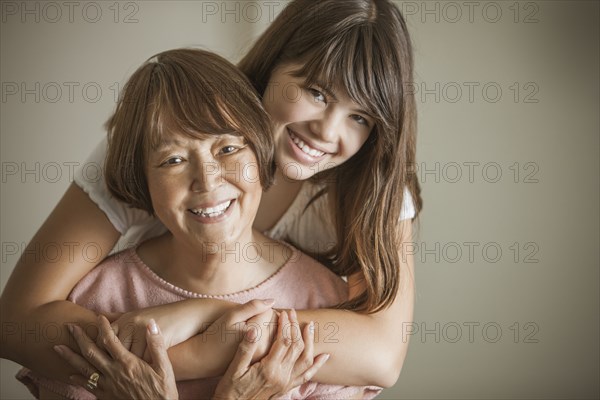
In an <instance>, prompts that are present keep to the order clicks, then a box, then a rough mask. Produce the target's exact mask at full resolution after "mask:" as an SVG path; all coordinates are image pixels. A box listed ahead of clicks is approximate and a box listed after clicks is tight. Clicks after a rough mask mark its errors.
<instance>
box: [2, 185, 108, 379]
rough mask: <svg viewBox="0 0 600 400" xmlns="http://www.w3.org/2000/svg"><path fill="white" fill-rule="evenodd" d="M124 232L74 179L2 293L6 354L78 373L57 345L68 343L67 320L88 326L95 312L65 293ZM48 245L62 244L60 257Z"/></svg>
mask: <svg viewBox="0 0 600 400" xmlns="http://www.w3.org/2000/svg"><path fill="white" fill-rule="evenodd" d="M119 236H120V233H119V232H118V231H117V230H116V229H115V228H114V227H113V226H112V224H111V223H110V222H109V221H108V218H107V217H106V216H105V215H104V213H103V212H102V211H101V210H100V209H99V208H98V207H97V206H96V204H94V203H93V202H92V200H91V199H90V198H89V197H88V196H87V195H86V194H85V192H83V190H82V189H80V188H79V187H78V186H76V185H75V184H71V186H70V187H69V189H68V190H67V192H66V193H65V195H64V196H63V198H62V199H61V200H60V202H59V203H58V204H57V206H56V207H55V209H54V210H53V211H52V213H51V214H50V216H49V217H48V219H47V220H46V221H45V222H44V224H43V225H42V227H41V228H40V229H39V230H38V232H37V233H36V234H35V236H34V237H33V239H32V240H31V242H30V243H29V244H28V246H27V248H26V250H25V252H24V253H23V254H22V255H21V258H20V259H19V261H18V262H17V265H16V267H15V269H14V271H13V273H12V275H11V276H10V279H9V280H8V282H7V284H6V287H5V289H4V292H3V293H2V297H1V298H0V311H1V314H0V315H1V318H2V330H3V345H2V350H1V351H2V352H1V354H0V355H1V356H2V357H3V358H8V359H11V360H13V361H15V362H18V363H19V364H22V365H25V366H27V367H29V368H32V369H35V370H36V371H39V372H40V373H42V374H43V375H46V376H49V377H52V378H62V379H63V380H64V379H66V377H67V376H68V374H72V373H73V370H72V369H70V368H67V366H66V364H65V363H64V362H62V361H61V360H60V358H59V357H57V356H56V353H55V352H54V351H53V350H52V346H53V345H56V344H68V343H69V341H70V340H69V333H68V331H67V329H66V327H65V325H64V323H65V322H77V323H79V324H81V325H82V326H88V325H89V324H94V323H95V318H96V317H95V314H94V313H93V312H91V311H89V310H86V309H84V308H82V307H79V306H77V305H75V304H73V303H71V302H68V301H65V299H66V298H67V296H68V295H69V293H70V291H71V289H72V288H73V287H74V286H75V285H76V284H77V282H78V281H79V280H80V279H81V278H82V277H83V276H84V275H85V274H86V273H88V272H89V271H90V270H91V269H92V268H94V267H95V266H96V265H97V264H98V263H99V262H100V261H101V260H102V259H103V258H104V257H105V256H106V255H107V254H108V253H109V252H110V250H111V249H112V247H113V246H114V244H115V243H116V241H117V239H118V238H119ZM48 245H53V246H58V247H59V248H60V257H59V258H54V257H53V259H52V260H50V259H48V258H47V257H45V253H44V251H43V249H45V248H46V246H48ZM61 300H62V301H61ZM90 333H91V332H90Z"/></svg>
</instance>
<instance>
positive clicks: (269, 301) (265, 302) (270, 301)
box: [263, 299, 275, 307]
mask: <svg viewBox="0 0 600 400" xmlns="http://www.w3.org/2000/svg"><path fill="white" fill-rule="evenodd" d="M263 303H264V305H266V306H269V307H270V306H272V305H273V304H275V299H264V300H263Z"/></svg>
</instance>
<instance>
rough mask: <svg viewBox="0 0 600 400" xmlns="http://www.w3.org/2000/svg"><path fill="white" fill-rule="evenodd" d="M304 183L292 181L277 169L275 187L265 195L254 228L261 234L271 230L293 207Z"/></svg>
mask: <svg viewBox="0 0 600 400" xmlns="http://www.w3.org/2000/svg"><path fill="white" fill-rule="evenodd" d="M303 183H304V181H295V180H292V179H290V178H288V177H286V176H285V175H283V173H282V172H281V169H279V168H277V170H276V171H275V180H274V182H273V185H272V186H271V187H270V188H269V190H267V191H266V192H264V193H263V195H262V198H261V200H260V206H259V208H258V212H257V214H256V218H255V220H254V227H255V228H256V229H258V230H260V231H261V232H265V231H267V230H269V229H271V228H272V227H273V226H274V225H275V224H276V223H277V221H279V219H280V218H281V216H283V214H285V212H286V211H287V210H288V208H289V207H290V206H291V205H292V203H293V201H294V199H295V198H296V196H297V195H298V193H299V192H300V189H301V188H302V184H303Z"/></svg>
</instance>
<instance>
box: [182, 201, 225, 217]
mask: <svg viewBox="0 0 600 400" xmlns="http://www.w3.org/2000/svg"><path fill="white" fill-rule="evenodd" d="M232 203H233V200H227V201H225V202H223V203H221V204H218V205H216V206H214V207H207V208H198V209H195V208H190V209H189V210H188V211H189V212H191V213H192V214H194V215H198V216H200V217H204V218H216V217H219V216H221V215H223V214H225V212H226V211H227V210H228V209H229V207H230V206H231V204H232Z"/></svg>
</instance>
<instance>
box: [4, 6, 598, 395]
mask: <svg viewBox="0 0 600 400" xmlns="http://www.w3.org/2000/svg"><path fill="white" fill-rule="evenodd" d="M69 4H71V5H66V4H65V2H61V1H59V2H34V1H30V2H21V1H18V2H10V1H3V2H2V3H1V5H2V22H1V31H0V33H1V35H0V38H1V39H0V44H1V64H0V66H1V82H2V101H1V116H0V124H1V125H0V126H1V156H2V197H1V200H2V203H1V217H0V218H1V220H2V230H1V234H2V238H1V242H2V267H1V278H2V288H3V287H4V285H5V283H6V280H7V279H8V276H9V275H10V273H11V270H12V268H13V267H14V265H15V263H16V261H17V258H18V255H19V253H20V251H21V249H22V247H23V246H24V245H25V243H26V242H27V241H28V240H30V239H31V237H32V235H33V234H34V232H35V231H36V230H37V228H38V227H39V226H40V225H41V223H42V222H43V220H44V218H45V217H46V216H47V215H48V214H49V212H50V211H51V209H52V208H53V207H54V205H55V204H56V202H57V201H58V199H59V198H60V196H61V195H62V193H63V192H64V190H65V189H66V188H67V186H68V185H69V183H70V181H71V179H72V175H71V173H70V171H71V169H70V168H71V167H70V166H72V165H74V163H83V161H84V160H85V159H86V157H87V155H88V153H89V152H90V151H91V149H92V148H93V147H94V145H95V144H96V143H97V142H98V141H99V140H100V139H101V138H102V136H103V135H104V132H103V129H102V124H103V123H104V122H105V120H106V119H107V117H108V116H109V114H110V113H111V111H112V110H113V108H114V106H115V93H116V90H117V89H118V88H119V87H120V86H122V84H123V82H125V80H126V78H127V77H128V76H129V75H130V74H131V72H133V70H134V69H135V68H136V67H137V66H138V65H139V64H140V63H141V62H143V61H144V60H145V59H146V58H147V57H149V56H150V55H152V54H154V53H157V52H159V51H162V50H166V49H170V48H175V47H182V46H201V47H203V48H207V49H210V50H213V51H215V52H218V53H220V54H222V55H224V56H225V57H227V58H229V59H230V60H232V61H234V62H235V61H237V60H239V58H240V56H241V54H243V52H244V51H245V50H246V49H247V48H248V47H249V45H250V43H252V41H253V40H254V39H255V38H256V37H257V36H258V35H259V34H260V32H262V30H263V29H264V27H265V26H267V25H268V23H269V22H270V21H271V20H272V19H273V17H274V15H276V14H277V13H278V12H280V11H281V10H282V9H283V6H284V5H285V3H284V2H279V1H263V2H253V1H243V2H236V1H225V2H223V1H204V2H202V1H173V2H167V1H131V2H114V1H97V2H71V3H69ZM398 6H399V7H401V8H402V9H403V10H404V12H405V15H406V18H407V21H408V24H409V26H410V31H411V34H412V38H413V42H414V47H415V54H416V82H415V85H414V90H417V99H418V105H419V142H418V165H417V168H416V173H418V174H419V177H420V178H421V182H422V186H423V198H424V201H425V208H424V211H423V213H422V217H421V220H420V230H419V235H418V237H417V240H416V245H415V246H413V247H412V248H411V249H410V251H412V252H413V253H414V254H415V260H416V274H417V287H418V292H417V302H416V318H415V323H414V324H413V325H407V326H406V327H405V329H404V331H403V332H398V340H406V339H407V338H408V337H410V340H411V345H410V350H409V354H408V357H407V359H406V363H405V367H404V370H403V372H402V375H401V377H400V380H399V381H398V383H397V384H396V386H395V387H394V388H392V389H390V390H386V391H385V392H384V394H383V395H382V396H381V398H390V399H392V398H394V399H396V398H398V399H450V398H456V399H467V398H473V399H475V398H476V399H484V398H488V399H491V398H494V399H504V398H506V399H509V398H510V399H523V398H532V399H533V398H539V399H542V398H543V399H553V398H555V399H557V398H571V399H575V398H590V399H591V398H598V396H599V367H598V366H599V346H598V344H599V336H600V333H599V254H598V244H599V242H600V240H599V239H600V238H599V176H598V175H599V174H598V171H599V129H600V128H599V117H598V114H599V113H598V110H599V109H600V107H599V106H600V104H599V77H598V74H599V73H598V71H599V68H600V66H599V12H600V10H599V3H598V2H595V1H585V2H559V1H539V2H525V1H524V2H518V3H517V2H514V1H507V2H504V1H497V2H477V1H474V2H462V1H459V2H434V1H426V2H420V1H419V2H398ZM69 7H71V8H69ZM70 88H72V91H71V89H70ZM2 334H3V335H4V334H5V332H4V328H3V332H2ZM0 365H1V368H2V371H1V392H0V397H1V398H2V399H22V398H30V395H29V393H28V392H27V391H26V390H25V389H24V388H23V387H22V386H21V385H20V384H18V383H17V382H16V381H15V380H14V378H13V376H14V373H15V372H16V370H17V365H16V364H14V363H12V362H10V361H7V360H2V362H1V364H0Z"/></svg>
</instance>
